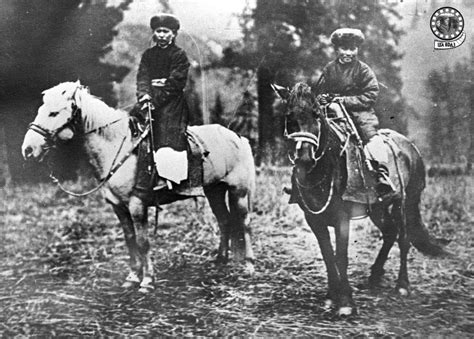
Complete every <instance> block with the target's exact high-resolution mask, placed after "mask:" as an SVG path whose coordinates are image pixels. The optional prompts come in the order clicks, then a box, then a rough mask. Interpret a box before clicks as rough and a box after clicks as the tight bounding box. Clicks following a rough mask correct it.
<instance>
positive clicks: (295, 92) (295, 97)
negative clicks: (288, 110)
mask: <svg viewBox="0 0 474 339" xmlns="http://www.w3.org/2000/svg"><path fill="white" fill-rule="evenodd" d="M302 100H304V101H308V102H309V103H310V104H313V103H314V95H313V92H312V91H311V87H310V86H309V85H308V84H306V83H304V82H298V83H296V85H295V86H293V88H292V89H291V92H290V96H289V99H288V102H289V103H290V104H295V103H296V102H299V101H302Z"/></svg>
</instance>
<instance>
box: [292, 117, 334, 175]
mask: <svg viewBox="0 0 474 339" xmlns="http://www.w3.org/2000/svg"><path fill="white" fill-rule="evenodd" d="M320 119H321V123H322V124H323V125H327V121H326V119H325V118H324V116H322V117H321V118H320ZM327 127H328V126H322V127H321V128H320V129H319V135H318V136H316V135H314V134H313V133H310V132H294V133H290V134H287V133H286V130H285V136H286V138H287V139H288V140H292V141H294V142H296V150H298V149H299V148H301V145H302V144H303V143H308V144H310V145H312V146H313V151H312V153H313V154H312V160H313V161H314V166H313V167H312V169H313V168H314V167H315V166H316V163H317V162H318V161H319V160H320V159H321V158H322V157H323V156H324V154H325V153H326V148H327V146H328V143H327V141H328V140H327V138H322V129H323V128H327ZM321 139H324V140H322V142H321ZM289 158H290V161H291V163H292V164H295V160H296V156H291V155H290V154H289Z"/></svg>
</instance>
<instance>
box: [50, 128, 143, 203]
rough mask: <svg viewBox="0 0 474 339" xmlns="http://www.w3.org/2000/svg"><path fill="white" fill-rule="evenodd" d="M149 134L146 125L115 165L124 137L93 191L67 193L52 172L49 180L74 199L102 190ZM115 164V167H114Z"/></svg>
mask: <svg viewBox="0 0 474 339" xmlns="http://www.w3.org/2000/svg"><path fill="white" fill-rule="evenodd" d="M149 132H150V125H147V126H146V128H145V130H144V131H143V133H142V134H141V135H140V138H139V139H138V140H137V142H136V143H135V144H134V145H133V147H132V148H131V149H130V150H129V151H128V152H127V154H125V156H124V157H123V158H122V160H120V161H119V162H118V163H117V164H115V161H116V160H117V158H118V155H119V154H120V151H121V150H122V147H123V144H124V142H125V140H126V138H127V136H125V137H124V138H123V139H122V142H121V144H120V147H119V150H118V151H117V154H116V155H115V158H114V160H113V161H112V165H111V168H110V170H109V172H108V174H107V175H106V176H105V177H103V178H102V179H100V182H99V184H98V185H97V186H96V187H94V188H93V189H91V190H89V191H87V192H84V193H75V192H72V191H69V190H67V189H65V188H64V187H63V186H62V184H61V183H60V182H59V179H58V178H56V177H55V176H54V175H53V171H51V173H50V174H49V177H50V178H51V180H52V181H53V182H54V183H56V184H57V185H58V187H59V188H61V190H62V191H64V192H65V193H67V194H69V195H72V196H74V197H84V196H86V195H89V194H91V193H94V192H96V191H98V190H99V189H100V188H102V186H104V185H105V183H106V182H107V181H109V179H110V178H111V177H112V176H113V175H114V174H115V172H116V171H117V170H118V169H119V168H120V167H122V165H123V164H124V162H125V161H126V160H127V159H128V158H129V157H130V156H131V155H132V153H133V151H134V150H135V149H136V148H137V147H138V146H139V145H140V143H141V142H142V141H143V140H144V139H145V138H146V137H147V135H148V133H149ZM114 164H115V166H114Z"/></svg>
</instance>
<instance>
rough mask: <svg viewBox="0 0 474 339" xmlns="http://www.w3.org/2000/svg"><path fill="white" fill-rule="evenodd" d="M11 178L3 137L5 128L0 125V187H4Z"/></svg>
mask: <svg viewBox="0 0 474 339" xmlns="http://www.w3.org/2000/svg"><path fill="white" fill-rule="evenodd" d="M10 180H11V176H10V171H9V169H8V161H7V144H6V139H5V129H4V127H3V126H1V127H0V188H1V187H4V186H5V185H6V184H8V183H9V182H10Z"/></svg>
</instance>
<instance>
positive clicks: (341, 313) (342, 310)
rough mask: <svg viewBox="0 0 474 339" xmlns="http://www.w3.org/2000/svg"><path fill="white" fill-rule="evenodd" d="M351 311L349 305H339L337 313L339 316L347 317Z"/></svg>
mask: <svg viewBox="0 0 474 339" xmlns="http://www.w3.org/2000/svg"><path fill="white" fill-rule="evenodd" d="M352 311H353V309H352V307H350V306H344V307H340V308H339V311H338V312H337V315H338V316H340V317H349V316H351V315H352Z"/></svg>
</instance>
